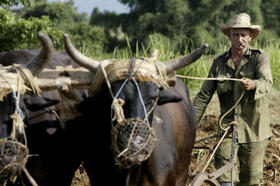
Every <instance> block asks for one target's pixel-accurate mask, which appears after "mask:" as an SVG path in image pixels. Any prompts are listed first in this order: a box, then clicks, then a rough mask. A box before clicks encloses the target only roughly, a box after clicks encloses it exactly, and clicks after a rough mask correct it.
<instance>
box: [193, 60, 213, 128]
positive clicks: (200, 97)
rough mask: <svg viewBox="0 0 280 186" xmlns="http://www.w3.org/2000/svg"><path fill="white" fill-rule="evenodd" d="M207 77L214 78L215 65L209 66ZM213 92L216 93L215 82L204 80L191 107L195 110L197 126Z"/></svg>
mask: <svg viewBox="0 0 280 186" xmlns="http://www.w3.org/2000/svg"><path fill="white" fill-rule="evenodd" d="M208 77H209V78H212V77H215V65H214V63H213V65H212V66H211V69H210V72H209V74H208ZM215 91H216V83H215V81H212V80H206V81H205V82H204V83H203V85H202V88H201V90H200V92H199V93H198V94H197V95H196V97H195V98H194V102H193V105H194V108H195V111H196V121H197V124H198V123H199V121H200V120H201V118H202V116H203V114H204V112H205V110H206V107H207V105H208V103H209V102H210V100H211V99H212V96H213V94H214V93H215Z"/></svg>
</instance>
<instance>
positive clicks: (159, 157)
mask: <svg viewBox="0 0 280 186" xmlns="http://www.w3.org/2000/svg"><path fill="white" fill-rule="evenodd" d="M65 39H66V49H67V51H68V52H69V55H70V56H71V57H72V58H73V59H74V60H75V61H76V62H77V63H78V64H80V65H81V66H83V67H85V68H87V69H89V70H91V71H93V72H95V73H96V74H98V72H99V71H100V67H101V64H102V63H107V62H105V61H104V62H101V63H100V62H98V61H95V60H92V59H90V58H88V57H86V56H84V55H83V54H81V53H79V52H78V51H77V50H76V49H75V48H74V46H73V45H72V44H71V42H70V40H69V38H68V36H67V35H65ZM206 48H207V46H203V47H201V48H200V49H198V50H197V51H195V52H192V53H191V54H190V55H188V56H184V57H182V58H180V59H175V60H172V61H170V62H167V63H165V68H164V69H165V72H166V74H164V75H169V74H172V73H173V72H174V71H176V70H178V69H180V68H183V67H185V66H187V65H189V64H191V63H192V62H193V61H195V60H196V59H197V58H199V57H200V56H201V55H202V53H203V52H204V50H205V49H206ZM137 60H138V62H139V61H140V62H139V64H141V63H142V61H141V60H143V61H145V59H137ZM137 60H136V59H131V60H130V61H131V63H129V62H127V63H126V64H128V65H129V66H130V67H128V68H129V69H128V70H127V73H126V74H125V77H124V78H120V79H119V80H113V81H111V79H110V78H111V77H110V73H109V72H108V71H107V69H106V68H105V70H106V71H107V74H106V73H104V76H106V75H108V77H107V80H108V81H107V82H106V83H105V81H104V82H103V84H102V85H101V88H100V89H98V90H97V91H96V93H95V94H94V95H93V96H92V97H90V98H88V99H86V100H85V101H83V102H82V103H81V104H80V110H81V111H82V112H83V116H81V117H78V118H76V119H75V121H70V123H71V122H78V123H80V124H79V126H77V125H76V127H77V128H76V129H73V131H74V132H75V134H76V135H77V136H79V137H78V139H80V141H76V143H80V145H82V146H81V148H82V149H81V150H80V152H81V153H82V156H83V157H82V158H83V161H84V165H85V168H86V170H87V173H88V175H89V177H90V180H91V183H92V185H112V184H114V185H118V186H121V185H127V186H133V185H143V186H144V185H145V186H148V185H150V186H156V185H157V186H172V185H176V186H184V185H185V184H186V182H187V177H188V166H189V162H190V156H191V151H192V148H193V145H194V141H195V132H196V124H195V116H194V109H193V106H192V104H191V101H190V98H189V92H188V89H187V87H186V86H185V84H184V82H183V81H182V80H180V79H177V81H176V85H175V86H174V87H169V88H168V89H164V87H162V86H159V85H157V83H155V82H156V81H154V80H153V79H150V77H146V76H145V75H144V77H142V79H141V80H139V79H138V78H137V77H138V75H137V74H136V73H137V70H135V69H136V68H137V67H138V66H137ZM147 60H148V61H156V55H155V56H152V57H151V58H150V59H146V61H147ZM107 61H108V60H107ZM112 61H113V63H116V64H117V63H118V61H117V60H112ZM135 61H136V62H135ZM135 63H136V64H135ZM143 63H144V62H143ZM136 66H137V67H136ZM119 67H120V68H123V67H122V66H119ZM139 68H141V67H139ZM138 70H139V69H138ZM113 71H114V69H113ZM140 71H141V69H140ZM143 71H145V70H143ZM97 79H100V78H98V77H97ZM143 79H144V80H143ZM149 79H150V80H151V81H149ZM105 80H106V78H105ZM95 83H97V82H93V83H92V84H93V85H94V84H95ZM108 87H110V89H109V88H108ZM92 88H93V89H95V90H96V87H92ZM165 88H166V87H165ZM113 97H114V99H113ZM117 99H119V100H120V102H122V104H121V105H122V109H120V110H119V111H120V112H119V113H120V114H119V116H121V115H122V114H121V112H122V111H123V116H124V117H118V118H119V119H120V120H121V121H120V122H122V123H123V124H125V125H130V124H131V123H132V122H134V121H137V122H138V123H139V124H143V125H141V126H144V124H147V125H146V126H150V127H152V129H153V131H154V133H155V136H156V143H155V147H154V149H153V151H152V153H151V155H150V156H149V157H148V158H143V157H142V154H140V155H139V156H136V157H134V158H136V159H137V158H138V159H137V163H136V164H132V165H129V166H128V167H129V168H123V165H120V166H119V163H120V162H117V161H115V160H117V159H118V158H119V157H120V156H121V155H122V154H123V153H124V152H125V150H124V151H123V152H121V153H119V152H118V153H117V154H116V149H115V147H114V146H113V145H112V143H114V139H115V137H114V136H112V135H111V134H112V133H113V132H112V127H113V128H114V127H116V126H117V125H118V124H119V122H118V121H116V120H114V118H115V116H117V110H114V109H112V108H113V105H112V102H113V100H117ZM140 128H141V127H140ZM146 129H147V128H144V130H145V131H139V133H145V132H147V130H146ZM139 130H140V129H139ZM123 132H124V133H125V132H126V130H124V131H123ZM120 137H122V136H120ZM131 139H132V143H131V145H135V146H137V145H138V146H141V148H142V147H143V146H144V145H145V143H146V141H142V138H141V136H136V137H135V138H134V137H132V138H131ZM129 161H130V160H129ZM129 161H128V163H130V162H129ZM116 164H118V165H116Z"/></svg>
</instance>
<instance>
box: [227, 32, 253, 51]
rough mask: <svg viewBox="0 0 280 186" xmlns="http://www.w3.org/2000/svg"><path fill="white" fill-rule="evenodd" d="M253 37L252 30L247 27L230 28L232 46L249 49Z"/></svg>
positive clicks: (238, 48)
mask: <svg viewBox="0 0 280 186" xmlns="http://www.w3.org/2000/svg"><path fill="white" fill-rule="evenodd" d="M251 39H252V37H251V35H250V30H249V29H246V28H232V29H230V42H231V47H232V48H234V49H237V50H244V49H247V47H248V45H249V42H250V41H251Z"/></svg>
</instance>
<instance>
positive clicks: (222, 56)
mask: <svg viewBox="0 0 280 186" xmlns="http://www.w3.org/2000/svg"><path fill="white" fill-rule="evenodd" d="M227 54H228V52H223V53H221V54H219V55H217V56H216V57H215V58H214V61H217V62H218V61H223V60H224V59H225V58H226V56H227Z"/></svg>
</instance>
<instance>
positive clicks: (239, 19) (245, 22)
mask: <svg viewBox="0 0 280 186" xmlns="http://www.w3.org/2000/svg"><path fill="white" fill-rule="evenodd" d="M220 28H221V30H222V32H223V33H224V34H225V35H227V36H228V37H230V29H231V28H248V29H250V30H251V36H252V39H254V38H255V37H257V36H258V34H259V32H260V31H261V26H260V25H251V17H250V16H249V15H248V14H246V13H240V14H237V15H234V16H233V17H232V19H231V23H230V25H225V24H223V25H221V26H220Z"/></svg>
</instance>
